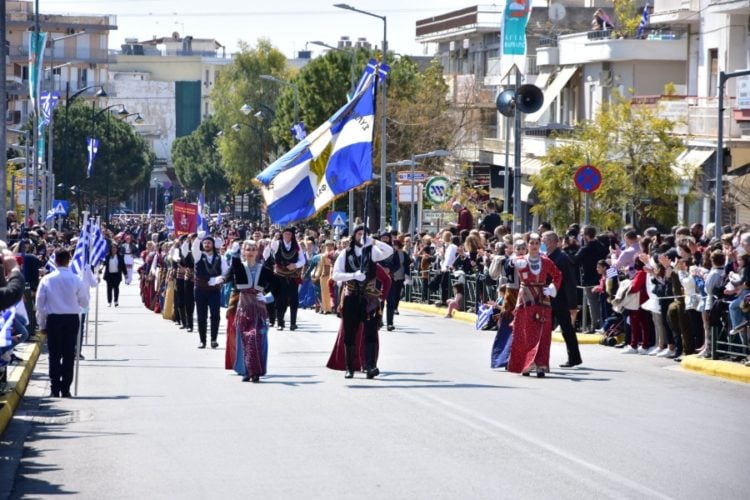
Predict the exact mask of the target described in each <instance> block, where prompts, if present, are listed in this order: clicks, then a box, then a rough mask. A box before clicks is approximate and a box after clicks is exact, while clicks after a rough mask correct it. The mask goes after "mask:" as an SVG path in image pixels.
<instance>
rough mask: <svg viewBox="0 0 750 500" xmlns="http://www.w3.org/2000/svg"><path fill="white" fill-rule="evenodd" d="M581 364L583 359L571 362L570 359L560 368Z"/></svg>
mask: <svg viewBox="0 0 750 500" xmlns="http://www.w3.org/2000/svg"><path fill="white" fill-rule="evenodd" d="M580 364H581V361H579V362H577V363H571V362H570V361H566V362H565V363H563V364H561V365H560V368H573V367H574V366H578V365H580Z"/></svg>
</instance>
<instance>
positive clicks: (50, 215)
mask: <svg viewBox="0 0 750 500" xmlns="http://www.w3.org/2000/svg"><path fill="white" fill-rule="evenodd" d="M55 215H57V212H56V211H55V209H54V208H50V209H49V210H47V217H45V218H44V221H45V222H49V221H51V220H52V219H54V218H55Z"/></svg>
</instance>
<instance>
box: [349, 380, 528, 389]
mask: <svg viewBox="0 0 750 500" xmlns="http://www.w3.org/2000/svg"><path fill="white" fill-rule="evenodd" d="M388 382H395V380H388ZM428 382H429V381H428ZM347 387H348V388H350V389H518V387H512V386H507V385H492V384H455V383H454V384H450V383H448V384H434V383H425V384H390V383H389V384H379V383H377V380H373V384H372V385H348V386H347Z"/></svg>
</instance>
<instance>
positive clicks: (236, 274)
mask: <svg viewBox="0 0 750 500" xmlns="http://www.w3.org/2000/svg"><path fill="white" fill-rule="evenodd" d="M229 273H230V278H231V280H232V281H233V282H234V284H235V285H247V284H248V275H247V271H246V270H245V266H244V265H243V264H242V260H240V258H239V257H232V263H231V264H230V266H229ZM272 279H273V271H271V269H269V268H268V267H266V266H265V265H261V267H260V276H259V277H258V282H257V283H256V285H257V286H259V287H260V288H262V289H264V290H267V289H268V288H269V287H270V285H271V280H272Z"/></svg>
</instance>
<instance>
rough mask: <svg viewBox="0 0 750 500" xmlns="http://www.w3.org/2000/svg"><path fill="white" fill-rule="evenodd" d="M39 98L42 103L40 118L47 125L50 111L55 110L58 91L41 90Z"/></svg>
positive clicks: (50, 117) (50, 119) (50, 114)
mask: <svg viewBox="0 0 750 500" xmlns="http://www.w3.org/2000/svg"><path fill="white" fill-rule="evenodd" d="M40 100H41V103H42V120H43V122H44V125H45V126H47V125H49V122H50V121H52V112H53V111H55V107H57V103H58V101H59V100H60V93H59V92H48V91H45V92H42V95H41V96H40Z"/></svg>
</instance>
